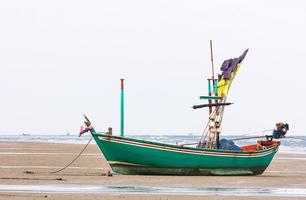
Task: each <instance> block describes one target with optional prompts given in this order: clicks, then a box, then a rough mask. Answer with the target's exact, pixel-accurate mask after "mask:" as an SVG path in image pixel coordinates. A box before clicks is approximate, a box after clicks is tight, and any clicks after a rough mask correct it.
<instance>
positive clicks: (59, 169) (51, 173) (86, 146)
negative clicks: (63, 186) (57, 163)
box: [50, 136, 92, 174]
mask: <svg viewBox="0 0 306 200" xmlns="http://www.w3.org/2000/svg"><path fill="white" fill-rule="evenodd" d="M91 140H92V136H91V138H90V140H89V141H88V143H87V144H86V145H85V147H84V148H83V149H82V151H81V152H80V153H79V154H78V155H77V156H76V157H75V158H74V159H73V160H72V161H71V162H70V163H69V164H68V165H66V166H65V167H63V168H61V169H59V170H56V171H53V172H50V174H55V173H58V172H60V171H63V170H64V169H66V168H67V167H69V166H70V165H72V164H73V163H74V162H75V161H76V160H77V159H78V158H79V157H80V156H81V154H82V153H83V152H84V151H85V149H86V148H87V146H88V145H89V143H90V142H91Z"/></svg>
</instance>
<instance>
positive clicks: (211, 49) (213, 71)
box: [210, 40, 215, 81]
mask: <svg viewBox="0 0 306 200" xmlns="http://www.w3.org/2000/svg"><path fill="white" fill-rule="evenodd" d="M210 60H211V71H212V79H213V81H214V79H215V69H214V55H213V47H212V40H210Z"/></svg>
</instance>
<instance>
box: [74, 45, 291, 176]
mask: <svg viewBox="0 0 306 200" xmlns="http://www.w3.org/2000/svg"><path fill="white" fill-rule="evenodd" d="M210 46H211V62H212V77H211V78H208V79H207V80H208V96H200V99H204V100H207V101H208V103H207V104H201V105H195V106H193V108H194V109H199V108H205V107H207V108H208V110H209V111H208V112H209V115H208V122H207V125H206V128H205V130H204V131H203V134H202V137H201V139H200V141H198V142H196V144H195V145H194V146H193V147H190V146H188V145H184V144H181V145H173V144H165V143H160V142H152V141H145V140H139V139H134V138H129V137H125V136H124V120H123V116H124V103H123V101H124V93H123V91H124V80H123V79H121V130H120V136H115V135H113V133H112V129H111V128H109V130H108V131H107V132H104V133H99V132H97V131H96V130H95V129H94V128H93V126H92V124H91V122H90V120H89V119H88V117H86V116H85V115H84V116H85V122H84V123H85V127H81V131H80V135H81V134H83V133H85V132H90V133H91V135H92V136H93V138H94V139H95V141H96V143H97V145H98V146H99V148H100V150H101V152H102V154H103V155H104V157H105V159H106V160H107V161H108V163H109V165H110V167H111V168H112V170H113V171H114V172H117V173H120V174H130V175H260V174H262V173H263V172H264V171H265V169H266V168H267V167H268V166H269V164H270V163H271V161H272V159H273V157H274V155H275V154H276V153H277V151H278V148H279V145H280V140H279V139H280V138H282V137H284V136H285V134H286V133H287V131H288V130H289V126H288V124H285V123H277V125H276V128H275V129H274V130H273V132H272V134H271V135H267V136H265V137H264V138H263V139H260V140H258V141H257V142H256V141H255V142H254V144H251V145H246V146H238V145H236V144H235V143H234V141H233V140H226V139H220V134H221V123H222V119H223V113H224V108H225V107H226V106H229V105H231V104H232V103H230V102H227V101H226V99H227V96H228V91H229V89H230V86H231V83H232V82H233V80H234V78H235V76H236V75H237V73H238V71H239V69H240V66H241V64H242V61H243V60H244V58H245V56H246V54H247V52H248V49H247V50H245V51H244V52H243V54H242V55H241V56H240V57H237V58H233V59H228V60H225V61H224V62H223V64H222V66H221V73H220V74H219V75H218V78H215V77H214V64H213V56H212V43H210ZM255 138H256V137H255Z"/></svg>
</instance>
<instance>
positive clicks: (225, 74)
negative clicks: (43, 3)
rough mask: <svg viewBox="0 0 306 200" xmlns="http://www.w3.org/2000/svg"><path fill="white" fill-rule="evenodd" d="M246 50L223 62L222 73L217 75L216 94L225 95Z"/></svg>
mask: <svg viewBox="0 0 306 200" xmlns="http://www.w3.org/2000/svg"><path fill="white" fill-rule="evenodd" d="M248 50H249V49H247V50H245V51H244V52H243V54H242V55H241V56H239V57H238V58H231V59H228V60H225V61H224V62H223V64H222V66H221V71H222V73H221V74H219V75H218V77H219V79H218V96H220V97H224V96H226V95H227V92H228V90H229V87H230V85H231V83H232V81H233V79H234V77H235V76H236V74H237V72H238V71H239V68H240V65H241V62H242V61H243V59H244V57H245V56H246V54H247V53H248Z"/></svg>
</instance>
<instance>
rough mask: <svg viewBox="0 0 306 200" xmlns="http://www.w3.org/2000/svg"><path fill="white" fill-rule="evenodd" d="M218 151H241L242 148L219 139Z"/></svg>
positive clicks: (231, 142)
mask: <svg viewBox="0 0 306 200" xmlns="http://www.w3.org/2000/svg"><path fill="white" fill-rule="evenodd" d="M219 149H224V150H232V151H242V148H241V147H239V146H238V145H236V144H235V143H234V142H233V141H232V140H227V139H224V138H223V139H221V140H220V142H219Z"/></svg>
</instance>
